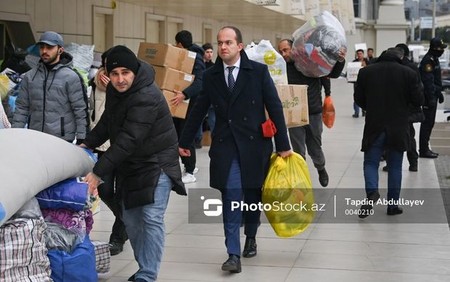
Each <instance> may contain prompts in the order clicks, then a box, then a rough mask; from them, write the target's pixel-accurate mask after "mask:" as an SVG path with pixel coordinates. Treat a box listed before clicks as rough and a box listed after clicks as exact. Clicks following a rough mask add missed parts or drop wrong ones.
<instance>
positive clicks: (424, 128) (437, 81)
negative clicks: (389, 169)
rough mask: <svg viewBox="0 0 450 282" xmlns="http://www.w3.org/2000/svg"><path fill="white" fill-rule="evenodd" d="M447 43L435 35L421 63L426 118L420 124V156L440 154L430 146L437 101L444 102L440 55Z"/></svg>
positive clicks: (426, 156) (427, 156)
mask: <svg viewBox="0 0 450 282" xmlns="http://www.w3.org/2000/svg"><path fill="white" fill-rule="evenodd" d="M445 48H447V45H446V44H444V42H443V41H442V39H440V38H438V37H435V38H433V39H431V41H430V49H429V50H428V52H427V53H426V54H425V56H424V57H423V59H422V61H421V62H420V65H419V71H420V76H421V78H422V83H423V86H424V96H425V103H424V106H423V113H424V115H425V120H424V121H422V123H421V125H420V136H419V157H421V158H437V157H438V154H437V153H435V152H433V151H431V149H430V147H429V141H430V135H431V131H432V130H433V127H434V121H435V119H436V109H437V103H438V101H439V103H443V102H444V95H443V94H442V80H441V66H440V65H439V57H440V56H442V54H443V53H444V50H445Z"/></svg>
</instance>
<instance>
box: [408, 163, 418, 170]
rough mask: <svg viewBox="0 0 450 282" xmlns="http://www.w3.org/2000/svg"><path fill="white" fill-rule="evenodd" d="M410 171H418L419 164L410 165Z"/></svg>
mask: <svg viewBox="0 0 450 282" xmlns="http://www.w3.org/2000/svg"><path fill="white" fill-rule="evenodd" d="M409 171H418V168H417V164H413V165H409Z"/></svg>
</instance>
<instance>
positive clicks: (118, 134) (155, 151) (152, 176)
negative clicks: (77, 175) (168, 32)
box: [84, 61, 186, 209]
mask: <svg viewBox="0 0 450 282" xmlns="http://www.w3.org/2000/svg"><path fill="white" fill-rule="evenodd" d="M154 78H155V72H154V70H153V68H152V67H151V66H150V65H148V64H147V63H145V62H143V61H139V69H138V71H137V73H136V76H135V78H134V81H133V83H132V86H131V87H130V89H128V90H127V91H126V92H124V93H119V92H117V91H116V90H115V88H114V87H113V86H112V84H111V83H109V84H108V86H107V88H106V104H105V111H104V113H103V115H102V117H101V118H100V120H99V122H98V123H97V126H96V127H94V129H92V131H91V132H90V133H89V134H88V135H87V137H86V139H85V140H84V143H85V144H86V145H87V146H88V147H89V148H96V147H98V146H99V145H101V144H103V143H104V142H105V141H106V140H108V139H110V141H111V146H110V147H109V149H108V150H107V151H106V152H105V153H104V154H103V155H102V157H101V158H100V159H99V160H98V162H97V163H96V164H95V166H94V169H93V172H94V173H95V174H96V175H98V176H100V177H104V176H107V175H111V174H113V173H114V172H115V175H116V188H117V190H118V192H119V194H120V196H121V197H122V199H123V201H124V206H125V208H126V209H130V208H134V207H138V206H143V205H147V204H151V203H153V202H154V197H153V196H154V192H155V188H156V186H157V184H158V179H159V176H160V174H161V171H163V172H164V173H166V174H167V175H168V176H169V178H170V179H171V180H172V183H173V187H172V190H174V191H176V192H177V193H178V194H181V195H186V191H185V188H184V184H183V182H182V181H181V168H180V163H179V155H178V142H177V134H176V132H175V127H174V125H173V121H172V116H171V114H170V111H169V107H168V105H167V102H166V100H165V98H164V96H163V94H162V92H161V90H160V89H159V88H158V87H157V85H156V84H155V83H154Z"/></svg>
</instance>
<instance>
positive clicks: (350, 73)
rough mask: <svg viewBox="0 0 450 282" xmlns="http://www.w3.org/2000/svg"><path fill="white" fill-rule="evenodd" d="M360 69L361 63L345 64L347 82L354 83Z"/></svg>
mask: <svg viewBox="0 0 450 282" xmlns="http://www.w3.org/2000/svg"><path fill="white" fill-rule="evenodd" d="M360 69H361V62H349V63H347V81H348V82H355V81H356V79H357V78H358V73H359V70H360Z"/></svg>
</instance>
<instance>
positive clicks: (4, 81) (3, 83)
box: [0, 73, 10, 101]
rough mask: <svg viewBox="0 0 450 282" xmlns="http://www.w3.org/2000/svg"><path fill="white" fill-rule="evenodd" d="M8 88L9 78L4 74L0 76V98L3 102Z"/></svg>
mask: <svg viewBox="0 0 450 282" xmlns="http://www.w3.org/2000/svg"><path fill="white" fill-rule="evenodd" d="M9 90H10V87H9V78H8V76H7V75H6V74H3V73H2V74H0V97H1V100H2V101H3V100H4V99H6V97H7V96H8V91H9Z"/></svg>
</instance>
